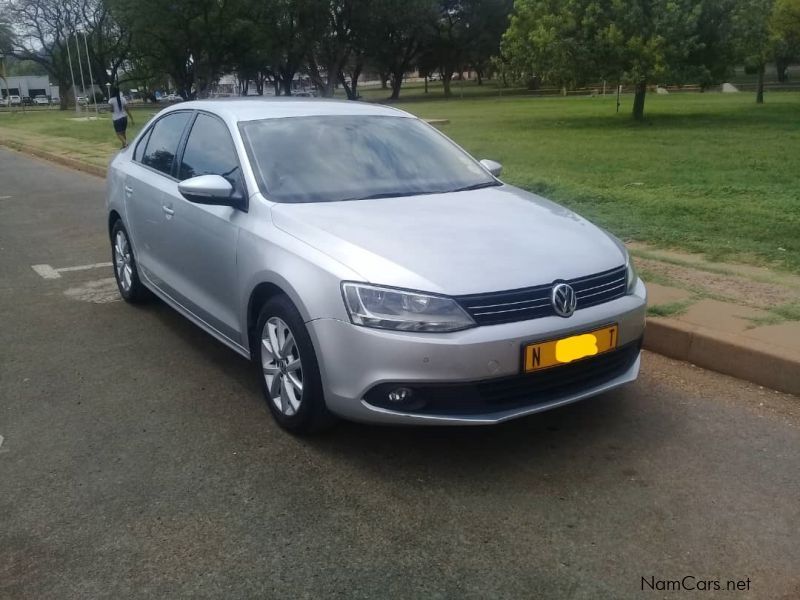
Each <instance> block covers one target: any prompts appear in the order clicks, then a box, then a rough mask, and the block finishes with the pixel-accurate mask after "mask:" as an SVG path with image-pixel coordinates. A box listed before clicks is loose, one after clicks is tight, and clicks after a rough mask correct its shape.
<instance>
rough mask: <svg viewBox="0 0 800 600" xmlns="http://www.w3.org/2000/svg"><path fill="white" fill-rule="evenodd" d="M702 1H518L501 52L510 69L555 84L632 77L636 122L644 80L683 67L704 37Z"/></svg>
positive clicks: (640, 114) (641, 108)
mask: <svg viewBox="0 0 800 600" xmlns="http://www.w3.org/2000/svg"><path fill="white" fill-rule="evenodd" d="M706 1H709V2H710V1H713V0H706ZM702 6H703V2H696V1H694V0H626V1H623V0H516V2H515V4H514V8H515V12H514V15H513V16H512V19H511V24H510V27H509V29H508V31H507V32H506V33H505V35H504V37H503V44H502V52H503V56H504V57H505V58H506V59H507V61H508V62H509V63H510V65H511V66H512V69H513V70H514V71H515V72H518V73H521V74H523V75H524V76H525V77H529V78H532V77H534V76H536V77H539V78H541V79H543V80H545V81H549V82H551V83H554V84H556V85H561V86H565V87H566V86H577V85H581V84H584V83H586V82H589V81H597V80H599V79H603V78H605V79H612V80H613V79H616V78H621V79H624V80H626V81H629V82H631V83H633V85H634V88H635V96H634V103H633V116H634V118H636V119H639V120H641V119H642V118H643V117H644V102H645V95H646V93H647V85H648V83H652V82H655V81H657V80H658V79H660V78H663V77H667V76H669V74H670V73H672V72H674V71H675V70H678V69H681V68H683V67H685V65H686V64H688V62H689V57H690V56H691V55H692V52H693V51H694V50H695V49H696V48H697V47H698V45H699V44H700V43H701V42H700V39H699V30H698V23H699V19H700V15H701V12H702Z"/></svg>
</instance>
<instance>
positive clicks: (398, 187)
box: [107, 99, 646, 432]
mask: <svg viewBox="0 0 800 600" xmlns="http://www.w3.org/2000/svg"><path fill="white" fill-rule="evenodd" d="M500 168H501V167H500V165H499V164H498V163H495V162H493V161H488V160H483V161H477V160H475V159H473V158H472V157H471V156H469V155H468V154H467V153H466V152H465V151H464V150H462V149H461V148H459V147H458V146H457V145H456V144H455V143H453V142H452V141H451V140H449V139H448V138H447V137H446V136H445V135H443V134H442V133H440V132H439V131H438V130H436V129H434V128H433V127H431V126H430V125H428V124H427V123H425V122H423V121H421V120H419V119H417V118H416V117H414V116H413V115H410V114H408V113H406V112H403V111H400V110H397V109H393V108H388V107H384V106H378V105H374V104H365V103H358V102H336V101H320V100H292V99H283V100H281V99H276V100H261V99H259V100H225V101H193V102H186V103H182V104H180V105H177V106H174V107H170V108H167V109H165V110H163V111H161V112H160V113H159V114H158V115H156V117H154V118H153V119H152V120H151V122H150V123H148V125H147V126H146V127H145V128H143V130H142V131H141V133H140V134H139V135H138V136H137V138H136V140H135V141H134V142H133V143H131V144H130V146H129V147H128V148H127V149H126V150H123V151H121V152H120V153H119V154H118V155H117V156H116V157H115V158H114V160H113V161H112V163H111V165H110V169H109V175H108V187H107V206H108V230H109V235H110V239H111V248H112V258H113V263H114V272H115V276H116V279H117V283H118V285H119V292H120V294H121V295H122V297H123V298H124V299H125V300H127V301H128V302H140V301H143V300H145V299H146V298H147V297H148V296H149V295H150V294H154V295H155V296H157V297H159V298H161V299H162V300H163V301H164V302H166V303H167V304H168V305H170V306H172V307H173V308H174V309H175V310H177V311H178V312H180V313H181V314H183V315H184V316H186V317H187V318H189V319H190V320H191V321H193V322H194V323H196V324H197V325H198V326H199V327H201V328H202V329H204V330H205V331H207V332H208V333H209V334H211V335H212V336H214V337H215V338H217V339H218V340H220V341H221V342H222V343H224V344H226V345H228V346H229V347H231V348H232V349H233V350H235V351H236V352H238V353H239V354H241V355H242V356H244V357H247V358H250V359H252V360H253V361H254V362H255V363H256V364H257V365H258V368H259V374H260V380H261V384H262V388H263V393H264V396H265V398H266V400H267V403H268V405H269V408H270V410H271V412H272V414H273V415H274V417H275V418H276V420H277V421H278V423H280V424H281V425H282V426H283V427H285V428H286V429H289V430H291V431H296V432H304V431H312V430H315V429H318V428H321V427H323V426H325V425H327V424H328V423H330V422H331V421H332V420H333V419H334V417H335V416H340V417H344V418H348V419H353V420H359V421H369V422H379V423H409V424H485V423H498V422H501V421H505V420H507V419H510V418H514V417H520V416H523V415H528V414H531V413H535V412H538V411H541V410H545V409H550V408H554V407H557V406H561V405H564V404H567V403H570V402H574V401H577V400H580V399H582V398H587V397H589V396H594V395H597V394H599V393H602V392H605V391H608V390H611V389H613V388H616V387H618V386H620V385H622V384H625V383H628V382H631V381H633V380H634V379H635V378H636V377H637V374H638V371H639V361H640V358H639V354H640V346H641V339H642V333H643V330H644V320H645V305H646V291H645V287H644V284H643V283H642V282H641V280H640V279H639V278H638V277H637V276H636V272H635V270H634V268H633V264H632V263H631V260H630V257H629V256H628V253H627V251H626V250H625V247H624V245H623V244H622V243H621V242H620V241H619V240H617V239H616V238H614V237H613V236H612V235H610V234H609V233H607V232H605V231H603V230H602V229H600V228H598V227H596V226H594V225H592V224H591V223H589V222H588V221H587V220H585V219H583V218H581V217H580V216H578V215H576V214H575V213H573V212H571V211H569V210H567V209H566V208H564V207H562V206H559V205H558V204H554V203H553V202H550V201H548V200H546V199H544V198H542V197H539V196H537V195H534V194H530V193H528V192H525V191H523V190H521V189H518V188H516V187H514V186H511V185H508V184H505V183H503V182H502V181H501V180H500V179H498V177H499V175H500Z"/></svg>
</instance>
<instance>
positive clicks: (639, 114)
mask: <svg viewBox="0 0 800 600" xmlns="http://www.w3.org/2000/svg"><path fill="white" fill-rule="evenodd" d="M646 94H647V82H646V81H639V82H637V83H636V88H635V92H634V96H633V118H634V119H636V120H637V121H641V120H643V119H644V97H645V95H646Z"/></svg>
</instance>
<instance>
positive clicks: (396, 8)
mask: <svg viewBox="0 0 800 600" xmlns="http://www.w3.org/2000/svg"><path fill="white" fill-rule="evenodd" d="M370 18H371V22H372V27H370V29H369V32H368V33H367V36H366V39H365V52H366V54H367V56H369V57H370V61H371V63H372V64H373V65H374V67H375V68H376V70H377V71H378V72H379V73H381V74H385V75H387V76H388V77H389V78H390V79H391V87H392V93H391V96H390V99H391V100H397V99H398V98H399V97H400V88H401V87H402V85H403V78H404V77H405V74H406V73H407V72H408V71H409V70H411V68H412V67H413V66H414V65H415V64H416V61H417V58H418V57H419V54H420V51H421V50H422V49H423V47H424V43H425V41H426V38H427V37H428V36H430V34H431V24H432V23H433V22H434V20H435V19H436V10H435V3H434V2H433V0H372V1H371V2H370ZM382 76H383V75H382Z"/></svg>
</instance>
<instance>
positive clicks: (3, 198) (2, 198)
mask: <svg viewBox="0 0 800 600" xmlns="http://www.w3.org/2000/svg"><path fill="white" fill-rule="evenodd" d="M9 198H13V196H0V200H8V199H9Z"/></svg>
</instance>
